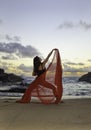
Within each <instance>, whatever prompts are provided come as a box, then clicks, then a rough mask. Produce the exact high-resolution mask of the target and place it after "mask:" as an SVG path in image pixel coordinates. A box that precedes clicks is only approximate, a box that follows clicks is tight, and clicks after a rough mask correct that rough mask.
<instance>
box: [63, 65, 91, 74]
mask: <svg viewBox="0 0 91 130" xmlns="http://www.w3.org/2000/svg"><path fill="white" fill-rule="evenodd" d="M63 67H64V69H63V71H64V72H71V73H76V72H90V70H91V66H88V67H84V66H83V67H79V68H76V67H74V66H69V65H66V64H63Z"/></svg>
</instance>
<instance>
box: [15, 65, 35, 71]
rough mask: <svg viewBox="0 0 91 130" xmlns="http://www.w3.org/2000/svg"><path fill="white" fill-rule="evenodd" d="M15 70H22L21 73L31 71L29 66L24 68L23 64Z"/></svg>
mask: <svg viewBox="0 0 91 130" xmlns="http://www.w3.org/2000/svg"><path fill="white" fill-rule="evenodd" d="M17 68H18V69H20V70H22V71H23V72H31V71H32V69H33V68H32V67H31V66H25V65H24V64H21V65H20V66H18V67H17Z"/></svg>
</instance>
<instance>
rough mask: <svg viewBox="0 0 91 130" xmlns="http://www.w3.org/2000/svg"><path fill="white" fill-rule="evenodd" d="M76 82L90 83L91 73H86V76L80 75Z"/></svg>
mask: <svg viewBox="0 0 91 130" xmlns="http://www.w3.org/2000/svg"><path fill="white" fill-rule="evenodd" d="M78 81H85V82H88V83H91V72H88V73H87V74H84V75H82V76H81V77H80V78H79V80H78Z"/></svg>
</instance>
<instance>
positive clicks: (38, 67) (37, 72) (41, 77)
mask: <svg viewBox="0 0 91 130" xmlns="http://www.w3.org/2000/svg"><path fill="white" fill-rule="evenodd" d="M54 50H56V49H53V50H52V51H51V52H50V53H49V54H48V56H47V57H46V59H45V60H44V61H43V62H42V59H41V58H40V57H38V56H36V57H34V59H33V73H32V75H33V76H37V77H36V79H35V80H34V81H33V82H32V83H31V84H30V86H29V87H28V89H26V91H25V93H24V95H23V97H22V99H21V100H19V101H17V102H21V103H29V102H30V100H31V92H32V91H33V90H34V89H35V88H36V87H38V85H42V86H44V87H46V88H49V89H52V91H53V94H54V96H55V97H56V101H57V98H58V96H57V91H56V87H55V86H54V85H52V84H51V83H49V82H47V81H46V80H45V74H43V73H46V67H45V65H46V63H47V61H48V59H49V57H50V56H51V54H52V52H53V51H54ZM37 79H38V80H37ZM56 101H55V103H56Z"/></svg>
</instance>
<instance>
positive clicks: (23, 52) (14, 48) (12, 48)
mask: <svg viewBox="0 0 91 130" xmlns="http://www.w3.org/2000/svg"><path fill="white" fill-rule="evenodd" d="M0 52H3V53H8V54H15V55H16V56H18V57H19V58H26V57H29V58H30V57H34V56H35V55H39V54H40V53H39V52H38V50H37V49H36V48H34V47H32V46H31V45H28V46H23V45H21V44H20V43H0ZM3 58H4V57H3Z"/></svg>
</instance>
